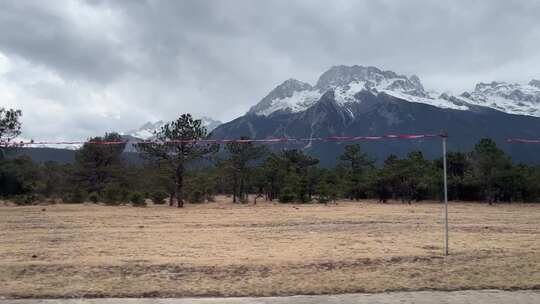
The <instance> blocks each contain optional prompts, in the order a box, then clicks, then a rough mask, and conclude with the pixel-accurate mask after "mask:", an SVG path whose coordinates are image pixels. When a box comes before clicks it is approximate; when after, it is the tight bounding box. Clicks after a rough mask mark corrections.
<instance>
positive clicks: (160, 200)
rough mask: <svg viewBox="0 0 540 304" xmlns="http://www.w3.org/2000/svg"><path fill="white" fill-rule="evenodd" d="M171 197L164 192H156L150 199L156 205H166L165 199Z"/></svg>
mask: <svg viewBox="0 0 540 304" xmlns="http://www.w3.org/2000/svg"><path fill="white" fill-rule="evenodd" d="M168 196H169V195H168V194H167V193H166V192H164V191H154V192H153V193H152V195H150V198H151V199H152V202H154V204H156V205H163V204H165V199H166V198H167V197H168Z"/></svg>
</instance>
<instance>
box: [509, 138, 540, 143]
mask: <svg viewBox="0 0 540 304" xmlns="http://www.w3.org/2000/svg"><path fill="white" fill-rule="evenodd" d="M506 141H507V142H509V143H520V144H540V139H523V138H509V139H507V140H506Z"/></svg>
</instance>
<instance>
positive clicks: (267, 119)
mask: <svg viewBox="0 0 540 304" xmlns="http://www.w3.org/2000/svg"><path fill="white" fill-rule="evenodd" d="M539 92H540V81H531V82H530V83H529V84H527V85H518V84H507V83H500V82H496V83H489V84H479V85H477V86H476V88H475V89H474V91H473V92H470V93H467V92H466V93H463V94H461V95H452V94H450V93H443V94H441V93H437V92H435V91H432V90H428V89H426V88H425V87H424V86H423V85H422V83H421V81H420V79H419V78H418V77H417V76H414V75H413V76H404V75H399V74H397V73H395V72H392V71H383V70H380V69H378V68H375V67H363V66H335V67H332V68H331V69H329V70H328V71H326V72H325V73H323V74H322V75H321V76H320V77H319V80H318V81H317V83H316V84H315V85H311V84H308V83H305V82H301V81H298V80H295V79H289V80H286V81H285V82H283V83H282V84H280V85H279V86H277V87H276V88H275V89H273V90H272V91H271V92H270V93H269V94H268V95H267V96H265V97H264V98H263V99H262V100H261V101H260V102H259V103H257V104H256V105H255V106H253V107H252V108H251V109H250V110H249V111H248V112H247V113H246V114H245V115H244V116H241V117H239V118H237V119H235V120H233V121H231V122H228V123H225V124H223V125H221V126H219V127H218V128H216V129H215V130H214V131H213V132H212V135H211V136H212V138H215V139H225V138H239V137H241V136H249V137H251V138H272V137H274V138H275V137H278V138H281V137H291V138H304V139H306V138H317V137H327V136H359V135H382V134H416V133H419V134H422V133H438V132H448V134H449V136H450V140H449V148H450V149H453V150H462V151H468V150H470V149H472V148H473V147H474V145H475V144H476V143H477V142H478V140H480V139H481V138H486V137H488V138H492V139H494V140H496V141H497V143H498V144H499V145H500V146H501V147H502V148H503V149H505V150H506V151H507V152H508V153H509V154H510V155H511V156H512V157H514V158H515V159H516V160H517V161H525V162H536V163H540V159H538V155H540V146H535V147H532V146H530V145H529V146H524V145H522V146H518V145H515V144H510V143H508V142H507V141H506V139H507V138H514V137H517V138H537V137H538V136H539V134H540V102H539ZM516 114H519V115H516ZM344 144H346V143H340V142H335V143H333V142H317V141H309V140H307V141H303V142H298V143H283V144H279V145H278V146H276V148H277V149H283V148H285V147H288V148H297V149H302V150H304V151H305V152H306V153H309V154H312V155H314V156H317V157H318V158H319V159H321V162H322V163H323V164H328V165H332V164H335V161H336V157H337V156H338V155H339V154H340V153H341V152H342V149H343V145H344ZM361 144H362V148H363V149H365V151H366V152H368V153H370V154H371V155H372V156H374V157H376V158H377V159H379V160H384V159H385V158H386V157H387V156H388V155H389V154H397V155H404V154H406V153H407V152H409V151H412V150H421V151H423V152H424V153H425V155H426V156H428V157H439V156H440V153H441V147H440V141H437V140H430V141H400V142H398V141H381V142H362V143H361Z"/></svg>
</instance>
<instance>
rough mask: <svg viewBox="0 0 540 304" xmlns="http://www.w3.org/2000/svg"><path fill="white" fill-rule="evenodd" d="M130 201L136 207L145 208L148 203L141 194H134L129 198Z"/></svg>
mask: <svg viewBox="0 0 540 304" xmlns="http://www.w3.org/2000/svg"><path fill="white" fill-rule="evenodd" d="M129 201H130V202H131V203H132V204H133V206H134V207H145V206H146V201H145V200H144V196H143V195H142V194H141V193H140V192H133V193H131V194H130V196H129Z"/></svg>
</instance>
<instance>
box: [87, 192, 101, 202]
mask: <svg viewBox="0 0 540 304" xmlns="http://www.w3.org/2000/svg"><path fill="white" fill-rule="evenodd" d="M88 200H89V201H90V202H92V203H94V204H97V203H98V202H99V194H98V193H96V192H92V193H90V194H88Z"/></svg>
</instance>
